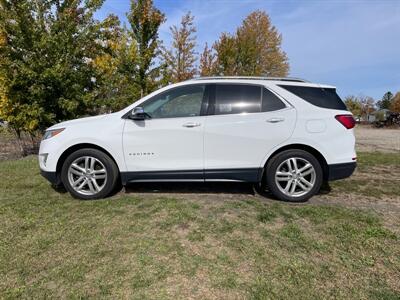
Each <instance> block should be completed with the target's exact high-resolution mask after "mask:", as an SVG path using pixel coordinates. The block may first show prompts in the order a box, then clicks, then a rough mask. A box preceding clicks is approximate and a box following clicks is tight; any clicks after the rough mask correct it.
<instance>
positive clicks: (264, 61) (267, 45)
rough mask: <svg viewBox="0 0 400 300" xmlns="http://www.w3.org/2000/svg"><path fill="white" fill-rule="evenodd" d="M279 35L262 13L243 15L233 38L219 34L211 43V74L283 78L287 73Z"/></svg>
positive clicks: (285, 59) (286, 64)
mask: <svg viewBox="0 0 400 300" xmlns="http://www.w3.org/2000/svg"><path fill="white" fill-rule="evenodd" d="M281 43H282V36H281V35H280V34H279V33H278V31H277V29H276V28H275V26H273V25H272V24H271V21H270V19H269V16H268V15H267V14H266V13H265V12H263V11H255V12H253V13H251V14H250V15H249V16H247V17H246V18H245V19H244V20H243V23H242V25H241V26H240V27H239V28H238V29H237V31H236V34H235V35H230V34H227V33H223V34H222V35H221V36H220V38H219V40H218V41H217V42H215V43H214V45H213V48H214V50H215V52H216V57H217V58H216V63H215V74H218V75H243V76H246V75H247V76H276V77H284V76H287V74H288V72H289V63H288V59H287V56H286V53H285V52H284V51H282V49H281Z"/></svg>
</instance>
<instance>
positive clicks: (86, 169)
mask: <svg viewBox="0 0 400 300" xmlns="http://www.w3.org/2000/svg"><path fill="white" fill-rule="evenodd" d="M89 160H90V157H89V156H86V157H85V171H88V170H89Z"/></svg>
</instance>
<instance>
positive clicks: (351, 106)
mask: <svg viewBox="0 0 400 300" xmlns="http://www.w3.org/2000/svg"><path fill="white" fill-rule="evenodd" d="M344 103H345V104H346V106H347V108H348V110H350V111H351V113H352V114H353V115H354V116H361V111H362V107H361V102H360V101H359V99H358V98H357V97H356V96H353V95H351V96H347V97H346V98H345V99H344Z"/></svg>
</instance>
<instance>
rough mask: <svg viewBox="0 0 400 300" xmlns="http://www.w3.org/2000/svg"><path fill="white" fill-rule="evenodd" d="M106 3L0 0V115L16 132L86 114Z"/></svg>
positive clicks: (34, 128)
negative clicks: (99, 18)
mask: <svg viewBox="0 0 400 300" xmlns="http://www.w3.org/2000/svg"><path fill="white" fill-rule="evenodd" d="M102 2H103V1H102V0H91V1H90V0H86V1H83V0H76V1H67V0H53V1H30V0H13V1H5V0H2V1H0V74H1V75H0V118H2V119H4V120H6V121H8V123H9V126H10V127H11V128H13V129H14V130H15V132H16V133H17V135H19V134H20V132H21V131H26V132H29V133H31V134H33V133H34V132H35V131H36V130H37V129H44V128H45V127H47V126H49V125H52V124H54V123H57V122H59V121H62V120H66V119H72V118H76V117H78V116H81V115H84V114H86V113H87V111H88V108H90V106H91V105H92V103H91V101H90V97H89V95H90V93H91V92H92V91H93V90H94V89H95V87H96V84H97V83H96V72H95V71H94V69H93V66H92V65H91V63H90V61H92V60H93V59H94V57H95V56H96V55H97V53H98V52H99V51H101V48H102V46H101V43H99V36H100V32H99V28H100V24H99V22H96V21H94V19H93V14H94V12H95V11H96V10H97V9H98V8H99V7H100V6H101V4H102Z"/></svg>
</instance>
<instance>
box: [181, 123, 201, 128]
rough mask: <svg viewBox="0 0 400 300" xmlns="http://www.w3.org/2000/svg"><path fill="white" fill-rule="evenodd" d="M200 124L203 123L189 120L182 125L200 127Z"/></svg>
mask: <svg viewBox="0 0 400 300" xmlns="http://www.w3.org/2000/svg"><path fill="white" fill-rule="evenodd" d="M200 125H201V124H200V123H195V122H188V123H185V124H183V125H182V126H183V127H188V128H193V127H198V126H200Z"/></svg>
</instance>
